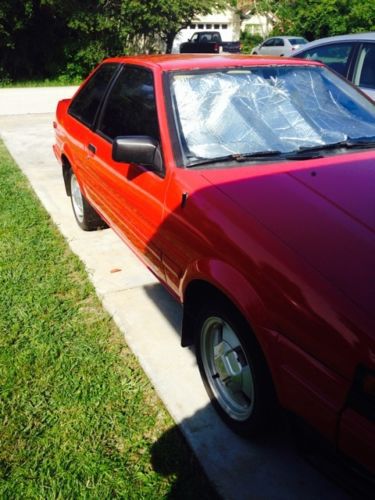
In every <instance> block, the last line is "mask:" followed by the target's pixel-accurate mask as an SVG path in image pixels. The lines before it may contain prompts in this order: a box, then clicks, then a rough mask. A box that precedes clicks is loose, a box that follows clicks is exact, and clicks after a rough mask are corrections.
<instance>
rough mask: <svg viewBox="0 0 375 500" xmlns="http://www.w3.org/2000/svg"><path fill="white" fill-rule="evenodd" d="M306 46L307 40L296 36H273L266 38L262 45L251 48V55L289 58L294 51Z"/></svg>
mask: <svg viewBox="0 0 375 500" xmlns="http://www.w3.org/2000/svg"><path fill="white" fill-rule="evenodd" d="M305 44H307V40H305V38H302V37H300V36H299V37H297V36H275V37H272V38H267V40H265V41H264V42H263V43H261V44H259V45H257V46H256V47H254V48H253V50H252V51H251V53H252V54H253V55H257V54H261V55H270V56H289V55H290V54H291V53H292V52H293V51H294V50H297V49H299V48H300V47H301V46H302V45H305Z"/></svg>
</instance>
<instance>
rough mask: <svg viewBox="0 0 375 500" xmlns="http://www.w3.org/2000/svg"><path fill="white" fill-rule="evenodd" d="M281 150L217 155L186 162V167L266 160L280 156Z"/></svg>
mask: <svg viewBox="0 0 375 500" xmlns="http://www.w3.org/2000/svg"><path fill="white" fill-rule="evenodd" d="M281 155H282V152H281V151H256V152H254V153H232V154H230V155H225V156H217V157H214V158H202V159H199V160H196V161H192V162H191V163H189V164H188V167H196V166H199V165H207V164H209V163H220V162H227V161H237V162H242V161H246V160H248V159H251V160H255V161H257V160H266V159H267V158H269V157H273V156H281Z"/></svg>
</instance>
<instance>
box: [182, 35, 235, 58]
mask: <svg viewBox="0 0 375 500" xmlns="http://www.w3.org/2000/svg"><path fill="white" fill-rule="evenodd" d="M220 52H228V53H231V54H236V53H239V52H241V43H240V41H237V42H223V40H222V39H221V35H220V32H219V31H197V32H196V33H194V35H193V36H192V37H191V38H190V39H189V40H188V41H187V42H184V43H181V45H180V53H181V54H189V53H190V54H194V53H201V54H203V53H207V54H210V53H213V54H218V53H220Z"/></svg>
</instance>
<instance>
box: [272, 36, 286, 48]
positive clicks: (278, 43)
mask: <svg viewBox="0 0 375 500" xmlns="http://www.w3.org/2000/svg"><path fill="white" fill-rule="evenodd" d="M273 45H274V47H282V46H283V45H284V40H283V39H282V38H275V41H274V44H273Z"/></svg>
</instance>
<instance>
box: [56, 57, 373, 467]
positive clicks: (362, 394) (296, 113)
mask: <svg viewBox="0 0 375 500" xmlns="http://www.w3.org/2000/svg"><path fill="white" fill-rule="evenodd" d="M55 129H56V144H55V146H54V151H55V154H56V157H57V158H58V160H59V161H60V162H61V164H62V172H63V177H64V181H65V188H66V192H67V195H68V196H71V200H72V206H73V211H74V214H75V217H76V219H77V222H78V224H79V225H80V226H81V227H82V229H85V230H92V229H96V228H98V227H100V226H102V225H103V224H105V223H106V224H108V225H109V226H111V227H112V228H113V229H114V230H115V231H116V232H117V233H118V235H119V236H120V237H121V238H123V239H124V241H125V242H126V243H127V244H128V245H130V247H131V248H132V249H133V250H134V251H135V252H136V253H137V254H138V255H139V257H140V258H141V259H142V260H143V262H144V263H145V264H146V265H147V266H148V267H149V268H150V269H151V270H152V271H153V272H154V273H155V275H156V276H157V277H158V278H159V279H160V280H161V282H162V283H163V284H164V285H165V286H166V287H167V288H168V290H169V291H170V292H171V293H172V294H173V295H174V296H175V297H176V298H177V299H178V300H180V301H181V303H182V304H183V310H184V315H183V328H182V330H183V331H182V343H183V345H189V344H192V343H195V346H196V355H197V360H198V364H199V368H200V371H201V374H202V377H203V381H204V383H205V386H206V389H207V391H208V393H209V395H210V398H211V400H212V402H213V404H214V405H215V407H216V408H217V410H218V411H219V413H220V414H221V416H222V417H223V418H224V420H225V421H226V422H227V423H228V424H229V425H230V426H231V427H232V428H233V429H234V430H235V431H237V432H239V433H241V434H246V435H254V434H255V433H258V432H260V430H261V429H264V427H265V426H266V425H267V423H268V422H269V417H270V416H272V414H273V413H274V411H273V408H274V407H275V404H276V403H278V404H279V405H281V406H282V407H283V408H285V409H287V410H289V411H290V412H293V413H294V414H296V415H298V416H300V417H303V418H304V419H305V420H306V421H307V422H308V423H309V424H311V425H312V426H313V427H314V428H315V429H317V430H319V431H320V433H321V434H323V435H324V436H325V437H326V438H328V439H329V440H330V441H331V442H332V443H334V445H335V446H336V447H337V449H338V450H339V451H341V452H342V453H343V454H344V455H346V456H347V457H350V458H352V459H355V460H356V461H357V462H360V463H361V464H362V465H363V466H364V467H365V468H366V469H368V470H369V471H372V472H374V466H375V430H374V417H375V341H374V335H375V238H374V229H375V105H374V104H373V103H372V102H371V101H370V100H369V99H367V98H366V97H365V96H364V95H363V94H362V93H360V92H359V91H358V90H356V89H355V88H353V87H352V86H351V85H350V84H349V83H347V82H346V81H344V80H342V79H341V78H340V77H338V76H337V75H336V74H334V73H333V72H331V71H330V70H329V69H328V68H326V67H324V66H323V65H322V64H320V63H318V62H308V61H298V60H293V59H289V60H288V59H283V60H280V59H270V58H267V59H261V58H251V57H246V56H154V57H129V58H125V57H124V58H116V59H108V60H106V61H104V62H103V63H102V64H100V66H99V67H98V68H97V69H96V70H95V71H94V72H93V73H92V74H91V75H90V76H89V78H88V79H87V80H86V81H85V82H84V83H83V85H82V86H81V87H80V89H79V90H78V92H77V93H76V95H75V96H74V97H73V99H71V100H64V101H61V102H60V103H59V104H58V107H57V117H56V122H55Z"/></svg>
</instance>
